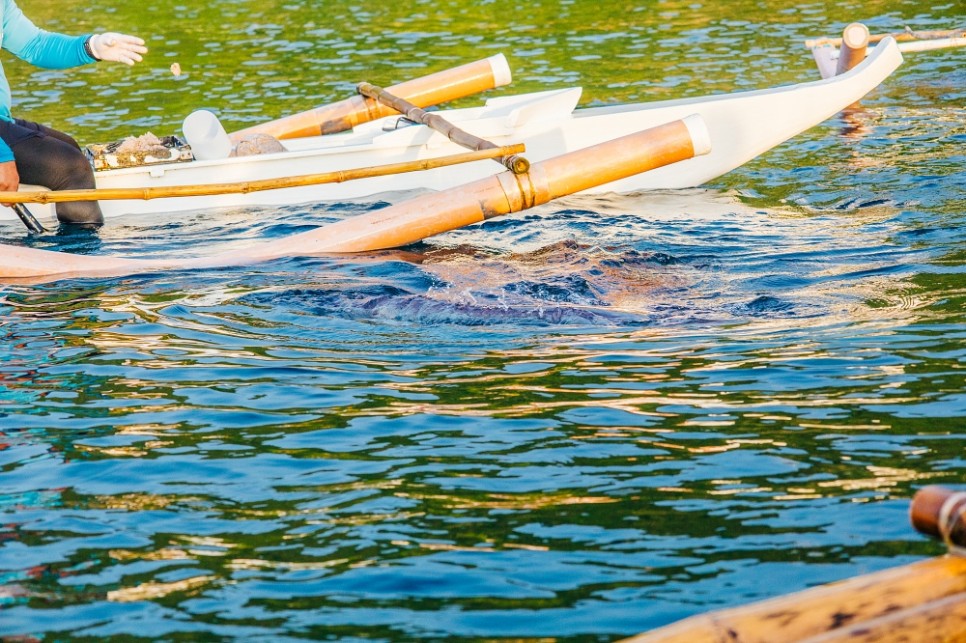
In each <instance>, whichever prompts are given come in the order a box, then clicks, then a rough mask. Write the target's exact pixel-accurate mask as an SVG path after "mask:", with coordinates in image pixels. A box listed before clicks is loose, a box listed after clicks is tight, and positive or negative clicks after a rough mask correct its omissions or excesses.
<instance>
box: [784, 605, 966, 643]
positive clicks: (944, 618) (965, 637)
mask: <svg viewBox="0 0 966 643" xmlns="http://www.w3.org/2000/svg"><path fill="white" fill-rule="evenodd" d="M899 641H908V642H909V643H952V642H954V641H959V642H960V643H961V642H962V641H966V593H961V594H955V595H953V596H948V597H946V598H943V599H940V600H937V601H933V602H931V603H926V604H924V605H917V606H915V607H912V608H909V609H905V610H900V611H897V612H893V613H891V614H886V615H884V616H880V617H879V618H876V619H872V620H869V621H863V622H861V623H855V624H849V625H846V626H844V627H841V628H839V629H837V630H832V631H831V632H828V633H826V634H823V635H821V636H815V637H811V638H808V639H806V640H805V641H802V643H846V642H848V643H898V642H899Z"/></svg>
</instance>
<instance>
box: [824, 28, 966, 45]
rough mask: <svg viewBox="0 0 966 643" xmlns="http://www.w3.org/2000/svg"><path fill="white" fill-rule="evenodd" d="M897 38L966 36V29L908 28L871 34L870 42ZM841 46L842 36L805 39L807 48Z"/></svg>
mask: <svg viewBox="0 0 966 643" xmlns="http://www.w3.org/2000/svg"><path fill="white" fill-rule="evenodd" d="M890 36H891V37H892V38H895V40H896V42H899V43H903V42H910V41H918V40H941V39H948V38H954V39H955V38H966V29H946V30H942V31H913V30H911V29H906V31H901V32H899V33H883V34H875V35H870V36H869V42H870V43H877V42H881V41H882V40H885V39H886V38H888V37H890ZM826 45H828V46H832V47H841V46H842V38H813V39H809V40H806V41H805V48H806V49H814V48H815V47H822V46H826Z"/></svg>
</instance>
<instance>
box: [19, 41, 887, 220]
mask: <svg viewBox="0 0 966 643" xmlns="http://www.w3.org/2000/svg"><path fill="white" fill-rule="evenodd" d="M501 58H502V57H501ZM488 61H489V64H490V65H491V66H492V67H493V70H492V73H491V76H490V77H491V80H492V81H493V82H492V83H490V84H489V86H496V85H499V84H503V83H505V82H509V70H508V69H506V70H503V69H499V68H498V67H499V65H498V63H497V62H494V60H493V59H488ZM901 62H902V55H901V53H900V52H899V49H898V47H897V46H896V43H895V41H894V40H893V39H891V38H888V39H886V40H885V41H883V42H882V43H881V44H880V45H879V46H877V47H875V49H874V50H873V52H872V53H871V55H869V57H868V58H867V59H865V60H864V61H863V62H861V63H860V64H858V65H857V66H856V67H855V68H854V69H851V70H850V71H848V72H846V73H843V74H841V75H839V76H835V77H832V78H828V79H824V80H818V81H813V82H806V83H801V84H796V85H789V86H784V87H778V88H772V89H764V90H758V91H748V92H737V93H732V94H725V95H718V96H708V97H699V98H688V99H682V100H670V101H660V102H651V103H641V104H629V105H616V106H604V107H592V108H581V109H575V108H576V105H577V103H578V101H579V99H580V95H581V90H580V88H569V89H560V90H552V91H543V92H536V93H528V94H521V95H515V96H501V97H495V98H490V99H489V100H487V101H486V103H485V104H484V105H483V106H481V107H471V108H461V109H447V110H439V111H437V112H434V113H435V114H439V115H440V116H442V117H444V118H445V119H446V120H447V121H449V122H451V123H453V124H454V125H456V126H458V127H460V128H462V129H463V130H465V131H468V132H471V133H472V134H474V135H476V136H478V137H481V138H484V139H487V140H489V141H491V142H493V143H494V144H496V145H498V146H506V145H511V144H521V143H522V144H523V145H525V147H526V158H527V159H529V160H530V161H532V162H540V161H544V160H547V159H550V158H552V157H556V156H560V155H562V154H566V153H569V152H573V151H575V150H579V149H585V148H589V147H592V146H594V145H597V144H600V143H603V142H605V141H608V140H612V139H616V138H619V137H622V136H627V135H629V134H632V133H634V132H639V131H641V130H645V129H648V128H651V127H655V126H657V125H660V124H663V123H667V122H670V121H674V120H678V119H682V118H684V117H686V116H688V115H691V114H698V115H699V116H701V117H702V119H703V120H704V122H705V123H706V125H707V127H708V130H709V132H710V137H711V140H712V141H713V149H712V151H711V153H710V154H707V155H704V156H697V157H695V158H693V159H691V160H687V161H683V162H681V163H677V164H674V165H673V166H669V167H666V168H663V169H656V170H653V171H650V172H647V173H644V174H638V175H633V176H629V177H627V178H624V179H621V180H618V181H613V182H607V183H603V184H599V185H594V186H592V187H588V188H587V189H586V190H585V191H587V192H636V191H641V190H650V189H675V188H687V187H694V186H699V185H701V184H704V183H707V182H708V181H711V180H713V179H715V178H717V177H719V176H721V175H722V174H725V173H726V172H729V171H731V170H733V169H734V168H737V167H739V166H741V165H743V164H744V163H747V162H748V161H750V160H751V159H754V158H755V157H757V156H759V155H761V154H763V153H764V152H766V151H768V150H770V149H772V148H773V147H775V146H777V145H779V144H781V143H783V142H784V141H786V140H788V139H789V138H792V137H794V136H796V135H798V134H799V133H801V132H803V131H805V130H807V129H809V128H811V127H813V126H815V125H817V124H818V123H820V122H822V121H824V120H826V119H827V118H829V117H831V116H833V115H834V114H836V113H838V112H839V111H841V110H842V109H843V108H845V107H847V106H849V105H851V104H853V103H855V102H856V101H858V100H859V99H860V98H862V97H863V96H865V95H866V94H867V93H869V92H870V91H872V90H873V89H874V88H875V87H877V86H878V85H879V84H880V83H881V82H882V81H883V80H884V79H886V78H887V77H888V76H889V75H890V74H891V73H892V72H893V71H894V70H895V69H896V68H897V67H898V66H899V65H900V64H901ZM503 64H505V62H504V63H503ZM405 85H406V84H405V83H404V84H403V85H400V86H398V87H400V88H402V89H403V90H405ZM479 89H480V88H477V91H479ZM401 93H402V94H405V91H403V92H401ZM404 97H405V96H404ZM430 104H431V103H430ZM321 109H322V108H319V110H321ZM319 110H315V111H319ZM385 113H388V112H381V114H385ZM377 116H378V114H377ZM285 120H286V119H280V120H279V121H278V122H284V121H285ZM344 125H346V126H348V127H351V129H347V130H346V131H343V132H340V133H327V132H325V128H324V127H323V128H321V129H318V128H317V129H316V130H315V135H309V134H312V132H313V130H312V129H311V128H309V129H303V130H302V131H296V132H295V133H296V134H297V137H296V138H288V137H286V138H285V140H283V141H282V143H283V144H284V147H285V148H286V150H285V151H280V152H276V153H270V154H261V155H255V156H245V157H238V158H223V159H209V160H189V161H188V162H183V161H179V162H172V163H160V164H151V165H145V166H141V167H125V168H116V169H107V170H103V171H98V172H96V179H97V187H98V189H102V190H103V189H106V190H110V189H117V188H121V189H141V190H153V189H156V188H161V189H164V188H177V187H179V186H182V187H183V186H203V185H207V184H214V183H221V184H223V183H225V182H232V183H244V182H250V181H264V180H272V179H276V178H284V177H293V176H298V175H306V174H321V173H328V172H337V171H340V170H345V169H346V168H362V167H366V166H372V165H373V164H402V163H405V162H413V161H427V160H432V159H436V158H442V157H447V156H451V155H455V154H456V153H458V152H462V151H465V150H463V149H462V148H460V147H458V146H457V145H456V144H455V143H453V142H452V141H450V140H448V139H447V138H446V136H444V135H442V134H441V133H439V132H437V131H434V130H432V129H429V128H427V127H423V126H418V125H413V124H412V123H410V122H408V121H407V120H406V119H402V118H400V117H399V114H398V113H397V114H390V115H382V116H381V117H379V118H375V119H374V120H371V121H369V122H359V123H356V122H350V123H347V124H344ZM258 129H259V128H257V127H256V128H252V130H253V131H257V130H258ZM266 131H269V132H270V133H271V128H268V130H266ZM499 171H501V168H500V166H499V165H497V164H496V163H492V162H490V163H487V162H476V163H468V164H461V165H455V166H448V167H439V168H435V169H431V170H427V171H421V172H413V173H407V174H398V175H390V176H377V177H372V178H364V179H360V180H354V181H344V182H338V183H328V184H324V185H308V186H300V187H290V188H284V189H271V190H264V191H258V192H247V193H236V194H219V195H216V196H190V197H181V198H177V199H175V198H150V199H147V198H143V199H132V200H117V201H114V200H112V201H102V209H103V211H104V214H105V216H106V217H112V216H118V215H123V214H138V213H165V212H177V211H186V210H201V209H209V208H217V207H236V206H255V205H264V206H281V205H289V204H296V203H307V202H319V201H333V200H344V199H357V198H365V197H368V196H371V195H376V194H381V193H390V192H399V191H406V190H436V191H440V190H446V189H449V188H452V187H454V186H458V185H461V184H464V183H467V182H472V181H475V180H479V179H482V178H484V177H487V176H492V175H494V174H496V173H498V172H499ZM24 189H31V188H29V187H25V188H24ZM29 207H30V209H31V211H32V212H33V214H34V215H36V216H37V217H39V218H40V219H41V220H47V221H53V206H52V205H50V204H31V205H30V206H29ZM0 217H6V218H11V219H12V218H13V214H12V213H11V211H10V210H9V209H7V208H0Z"/></svg>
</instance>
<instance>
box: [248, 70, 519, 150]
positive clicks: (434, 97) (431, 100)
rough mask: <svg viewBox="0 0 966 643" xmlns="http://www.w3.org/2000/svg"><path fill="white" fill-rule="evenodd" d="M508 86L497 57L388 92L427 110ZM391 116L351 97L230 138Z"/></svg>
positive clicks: (324, 129) (295, 133) (296, 133)
mask: <svg viewBox="0 0 966 643" xmlns="http://www.w3.org/2000/svg"><path fill="white" fill-rule="evenodd" d="M509 83H510V68H509V66H508V65H507V62H506V58H504V57H503V55H502V54H500V55H497V56H491V57H489V58H486V59H483V60H478V61H475V62H472V63H468V64H466V65H462V66H460V67H454V68H453V69H447V70H445V71H441V72H437V73H435V74H430V75H429V76H423V77H421V78H416V79H413V80H409V81H406V82H404V83H400V84H398V85H393V86H392V87H390V88H389V91H390V92H392V93H393V94H395V95H397V96H402V97H403V98H405V99H406V100H408V101H410V102H412V103H414V104H415V105H418V106H419V107H429V106H431V105H438V104H440V103H445V102H447V101H450V100H456V99H457V98H463V97H464V96H471V95H473V94H478V93H480V92H482V91H486V90H488V89H493V88H494V87H502V86H503V85H507V84H509ZM393 113H394V111H393V110H392V109H391V108H389V107H386V106H384V105H380V104H378V103H377V102H376V101H374V100H372V99H371V98H366V97H364V96H354V97H352V98H348V99H346V100H343V101H339V102H337V103H333V104H331V105H323V106H321V107H316V108H314V109H310V110H307V111H304V112H299V113H298V114H293V115H291V116H285V117H283V118H279V119H277V120H274V121H269V122H268V123H262V124H261V125H255V126H253V127H248V128H245V129H243V130H239V131H237V132H233V133H232V134H231V135H230V137H231V139H232V140H233V141H235V142H238V141H240V140H242V139H243V138H245V137H246V136H248V135H251V134H269V135H271V136H274V137H275V138H278V139H286V138H298V137H302V136H318V135H320V134H333V133H336V132H342V131H345V130H348V129H352V128H353V127H354V126H356V125H359V124H360V123H367V122H369V121H373V120H376V119H377V118H382V117H384V116H389V115H391V114H393Z"/></svg>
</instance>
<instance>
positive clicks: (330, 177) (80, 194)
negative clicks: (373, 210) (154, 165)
mask: <svg viewBox="0 0 966 643" xmlns="http://www.w3.org/2000/svg"><path fill="white" fill-rule="evenodd" d="M525 150H526V146H525V145H523V144H522V143H518V144H516V145H505V146H503V147H495V146H494V147H493V148H488V149H485V150H477V151H473V152H462V153H460V154H452V155H449V156H440V157H437V158H432V159H424V160H420V161H405V162H402V163H389V164H386V165H373V166H370V167H361V168H355V169H349V170H336V171H334V172H321V173H318V174H303V175H300V176H287V177H281V178H277V179H261V180H258V181H240V182H237V183H199V184H197V185H178V186H171V187H156V188H101V189H93V190H57V191H41V192H0V203H45V204H46V203H64V202H66V201H93V200H97V201H121V200H145V201H147V200H151V199H169V198H176V197H186V196H196V197H197V196H219V195H225V194H248V193H251V192H264V191H266V190H281V189H284V188H296V187H304V186H308V185H322V184H325V183H344V182H345V181H353V180H356V179H371V178H375V177H379V176H390V175H393V174H403V173H405V172H417V171H420V170H432V169H435V168H440V167H447V166H450V165H458V164H460V163H470V162H472V161H482V160H488V159H494V158H496V159H499V158H501V157H505V156H510V155H514V154H519V153H521V152H523V151H525Z"/></svg>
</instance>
